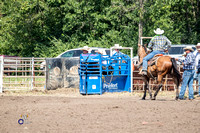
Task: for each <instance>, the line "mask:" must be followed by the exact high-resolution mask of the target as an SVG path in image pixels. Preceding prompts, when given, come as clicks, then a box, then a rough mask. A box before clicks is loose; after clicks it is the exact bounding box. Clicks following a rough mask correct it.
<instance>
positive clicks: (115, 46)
mask: <svg viewBox="0 0 200 133" xmlns="http://www.w3.org/2000/svg"><path fill="white" fill-rule="evenodd" d="M113 47H114V48H122V46H119V44H115V45H114V46H113Z"/></svg>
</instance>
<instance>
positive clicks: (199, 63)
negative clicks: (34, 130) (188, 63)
mask: <svg viewBox="0 0 200 133" xmlns="http://www.w3.org/2000/svg"><path fill="white" fill-rule="evenodd" d="M196 49H197V53H196V54H195V55H196V59H195V66H196V71H195V76H194V78H196V79H197V80H198V86H199V93H198V96H197V97H200V43H198V44H197V46H196Z"/></svg>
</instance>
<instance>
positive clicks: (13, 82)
mask: <svg viewBox="0 0 200 133" xmlns="http://www.w3.org/2000/svg"><path fill="white" fill-rule="evenodd" d="M42 62H45V58H34V57H32V58H26V57H23V58H21V57H4V56H0V93H2V92H3V91H11V90H14V91H16V90H33V89H36V88H37V89H45V83H46V76H45V74H46V73H45V69H41V63H42ZM42 67H43V68H45V67H44V65H42Z"/></svg>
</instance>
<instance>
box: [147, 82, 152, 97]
mask: <svg viewBox="0 0 200 133" xmlns="http://www.w3.org/2000/svg"><path fill="white" fill-rule="evenodd" d="M148 91H149V96H150V99H151V100H152V93H151V88H150V87H149V84H148Z"/></svg>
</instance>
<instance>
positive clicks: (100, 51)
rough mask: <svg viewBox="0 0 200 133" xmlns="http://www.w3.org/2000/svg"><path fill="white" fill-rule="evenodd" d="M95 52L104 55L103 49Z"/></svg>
mask: <svg viewBox="0 0 200 133" xmlns="http://www.w3.org/2000/svg"><path fill="white" fill-rule="evenodd" d="M95 52H97V53H99V54H102V55H103V49H98V50H95Z"/></svg>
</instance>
